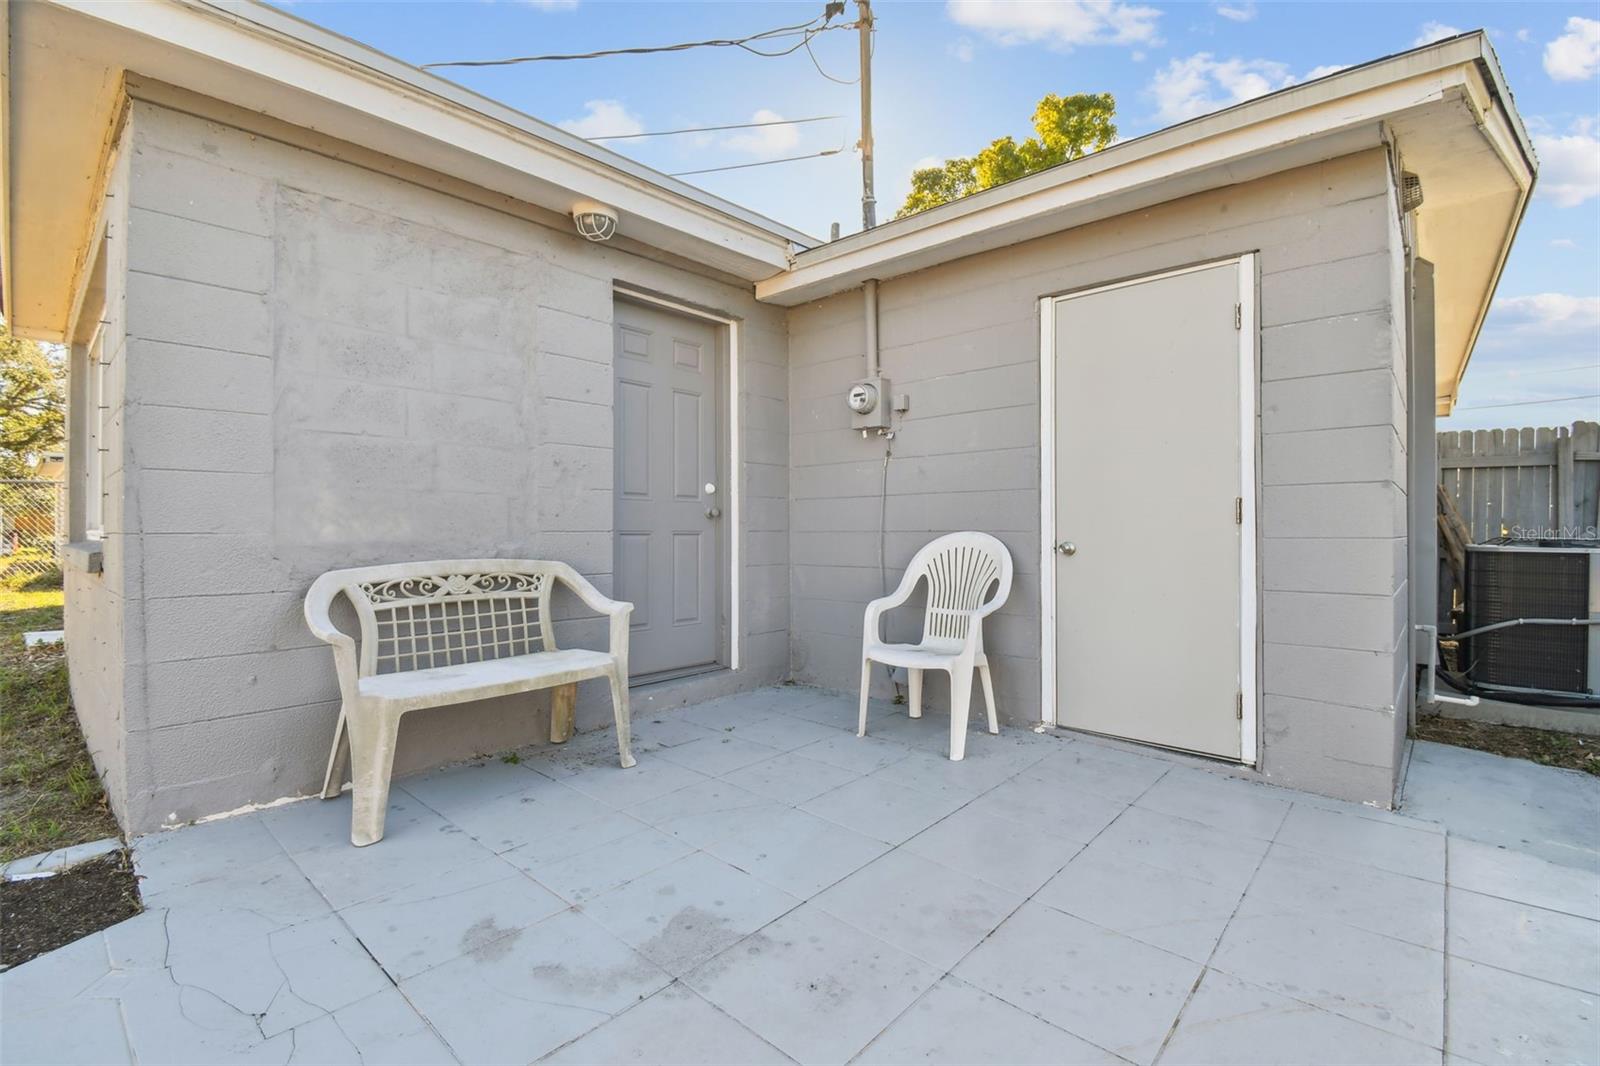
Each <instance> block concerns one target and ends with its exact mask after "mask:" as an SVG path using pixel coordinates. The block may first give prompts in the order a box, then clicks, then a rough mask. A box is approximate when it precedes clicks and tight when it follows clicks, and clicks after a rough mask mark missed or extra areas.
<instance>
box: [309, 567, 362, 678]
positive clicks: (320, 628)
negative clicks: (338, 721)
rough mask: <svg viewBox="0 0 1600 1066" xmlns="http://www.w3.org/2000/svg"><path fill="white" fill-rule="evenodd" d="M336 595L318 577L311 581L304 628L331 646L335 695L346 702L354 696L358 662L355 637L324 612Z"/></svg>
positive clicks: (327, 609) (358, 673) (326, 611)
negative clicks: (336, 684)
mask: <svg viewBox="0 0 1600 1066" xmlns="http://www.w3.org/2000/svg"><path fill="white" fill-rule="evenodd" d="M337 595H339V590H338V589H332V590H329V589H327V588H326V587H324V586H323V585H322V581H321V579H318V580H317V581H316V582H314V583H313V584H312V586H311V591H309V592H307V593H306V602H305V616H306V628H308V629H310V630H311V635H312V636H314V637H316V638H317V639H318V640H320V641H322V642H323V643H325V644H331V645H332V646H333V666H334V669H335V670H336V671H337V672H338V674H339V694H340V695H341V696H342V697H344V699H345V700H346V702H349V701H352V700H354V699H355V696H356V685H357V678H358V677H359V675H360V664H359V663H358V662H357V660H356V642H355V638H354V637H352V636H350V634H348V633H345V632H343V631H341V630H340V629H339V628H338V627H336V626H335V625H334V624H333V619H332V618H331V617H330V616H329V614H328V611H329V608H331V607H332V606H333V600H334V597H335V596H337Z"/></svg>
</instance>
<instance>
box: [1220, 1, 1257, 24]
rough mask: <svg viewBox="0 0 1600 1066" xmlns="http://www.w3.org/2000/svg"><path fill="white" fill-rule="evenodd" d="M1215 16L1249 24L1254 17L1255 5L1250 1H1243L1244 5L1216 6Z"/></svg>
mask: <svg viewBox="0 0 1600 1066" xmlns="http://www.w3.org/2000/svg"><path fill="white" fill-rule="evenodd" d="M1217 14H1219V15H1221V16H1222V17H1223V18H1225V19H1232V20H1233V21H1235V22H1249V21H1250V20H1251V19H1253V18H1255V17H1256V5H1255V4H1254V3H1253V2H1252V0H1245V2H1244V3H1232V4H1218V5H1217Z"/></svg>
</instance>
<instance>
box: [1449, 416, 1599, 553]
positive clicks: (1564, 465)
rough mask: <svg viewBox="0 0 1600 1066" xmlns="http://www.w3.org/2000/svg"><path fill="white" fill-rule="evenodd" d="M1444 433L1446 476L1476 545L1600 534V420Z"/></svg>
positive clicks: (1590, 537)
mask: <svg viewBox="0 0 1600 1066" xmlns="http://www.w3.org/2000/svg"><path fill="white" fill-rule="evenodd" d="M1438 436H1439V441H1438V446H1439V482H1440V484H1441V485H1443V487H1444V489H1445V491H1447V492H1448V493H1449V494H1450V497H1451V499H1453V500H1454V501H1455V505H1456V510H1457V511H1459V512H1460V513H1461V517H1462V519H1463V520H1464V521H1465V522H1466V523H1467V525H1468V527H1469V528H1470V529H1471V531H1472V541H1473V543H1475V544H1482V543H1484V542H1486V541H1491V540H1494V539H1495V538H1497V537H1517V538H1519V539H1524V538H1540V537H1545V538H1549V537H1554V538H1561V539H1578V538H1581V539H1592V538H1594V537H1596V536H1597V535H1600V423H1597V422H1574V423H1573V424H1572V428H1570V429H1566V428H1540V429H1531V428H1530V429H1476V430H1460V431H1457V432H1452V433H1440V434H1439V435H1438Z"/></svg>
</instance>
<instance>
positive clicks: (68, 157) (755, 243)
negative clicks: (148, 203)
mask: <svg viewBox="0 0 1600 1066" xmlns="http://www.w3.org/2000/svg"><path fill="white" fill-rule="evenodd" d="M0 19H3V20H4V29H5V35H6V44H7V47H6V54H7V64H6V67H5V68H4V70H3V73H4V75H5V77H4V82H3V85H4V88H5V93H4V100H3V101H0V102H3V103H4V105H5V110H4V114H3V116H0V121H3V124H4V138H3V139H4V149H3V155H0V159H3V160H4V162H5V164H6V171H5V176H6V179H7V183H6V188H5V197H4V200H5V208H4V213H3V214H0V225H4V227H5V229H4V232H3V234H0V237H3V240H4V247H3V249H0V251H3V256H4V263H3V267H4V274H5V310H6V313H7V315H8V317H9V318H10V319H11V321H12V322H13V324H14V325H15V326H16V328H18V330H19V332H24V333H26V334H29V335H34V336H41V337H47V338H55V337H59V336H60V335H61V333H62V331H63V330H64V329H65V328H66V322H65V317H66V315H67V312H68V307H69V304H70V290H71V288H72V286H73V284H74V281H75V279H76V277H77V275H78V273H79V272H80V270H81V268H82V264H83V262H84V259H85V243H86V241H87V238H88V233H89V228H90V226H91V225H92V224H93V217H94V213H95V200H96V199H97V196H98V186H99V182H100V180H101V177H102V173H103V169H104V163H105V160H106V144H107V138H108V135H109V132H110V131H111V129H112V127H113V123H114V121H115V119H116V113H115V112H116V107H117V104H118V102H119V99H120V96H119V93H120V89H121V85H122V79H123V75H124V72H129V73H133V74H138V75H143V76H145V77H147V78H150V79H154V80H157V81H160V82H164V83H167V84H170V85H174V86H178V87H180V88H184V89H189V90H192V91H194V92H197V93H200V94H203V95H206V96H211V97H214V98H216V99H219V100H222V101H225V102H227V103H230V104H234V105H238V106H240V107H244V108H247V109H249V110H252V111H256V112H258V113H261V114H264V115H267V116H270V117H272V118H276V119H279V120H281V121H283V122H286V123H289V124H291V125H295V126H299V127H303V128H307V129H311V130H314V131H316V132H318V133H322V134H325V135H328V136H331V137H335V138H338V139H340V140H345V141H349V142H351V143H353V144H358V145H361V146H362V147H366V148H370V149H373V150H375V151H378V152H382V153H384V154H385V155H389V156H393V157H394V158H398V159H403V160H406V161H408V162H411V163H415V164H417V165H420V166H424V167H428V168H431V169H434V170H437V171H440V172H442V173H445V174H449V175H450V176H452V177H456V178H460V179H463V180H467V181H470V182H472V183H474V184H476V185H479V186H481V187H483V188H486V189H489V190H491V191H494V192H498V193H502V194H505V195H508V196H512V197H515V198H517V199H519V200H523V201H525V202H528V203H531V204H535V205H537V206H539V207H542V208H546V209H548V210H552V211H555V212H558V213H561V214H565V213H567V211H568V210H569V208H570V207H571V205H572V203H573V202H574V201H576V200H579V199H585V198H587V199H595V200H600V201H602V202H604V203H607V204H610V205H612V206H614V207H615V208H617V210H618V211H619V213H620V214H621V217H622V223H621V227H620V230H621V232H622V233H623V234H624V235H626V236H628V237H630V238H632V239H635V240H638V241H640V242H642V243H645V244H649V245H652V246H654V247H657V248H660V249H662V250H664V251H667V252H670V253H673V254H676V255H680V256H682V257H684V258H686V259H688V260H690V261H693V262H697V263H701V264H704V265H706V266H709V267H712V268H715V269H718V270H722V271H725V272H727V273H729V274H732V275H734V276H736V277H740V278H743V279H745V280H747V281H755V280H758V279H760V278H763V277H767V276H769V275H771V274H773V273H776V272H777V271H780V270H783V269H784V268H786V267H787V266H788V263H789V260H790V255H791V252H792V251H793V249H794V248H796V247H806V246H809V245H811V244H813V243H815V241H814V240H813V239H812V238H810V237H808V236H806V235H805V234H803V233H800V232H799V231H797V230H792V229H789V228H787V227H784V226H781V225H779V224H778V223H776V222H773V221H771V220H769V219H766V218H764V217H763V216H761V215H758V214H756V213H755V212H752V211H748V210H746V209H744V208H740V207H738V206H736V205H734V204H732V203H729V202H727V201H725V200H721V199H720V198H718V197H715V196H712V195H710V194H708V193H705V192H702V191H701V190H699V189H696V188H694V187H693V186H690V185H688V184H686V183H684V182H681V181H677V180H675V179H673V178H670V177H667V176H666V175H663V174H659V173H657V172H655V171H652V170H650V169H649V168H647V167H644V166H642V165H640V164H638V163H636V162H634V161H632V160H629V159H627V158H625V157H623V156H620V155H617V154H616V153H614V152H610V151H608V150H606V149H604V148H599V147H596V146H595V145H593V144H590V143H588V142H586V141H584V140H582V139H581V138H578V137H575V136H573V135H571V134H569V133H567V132H566V131H564V130H561V129H559V128H557V127H554V126H550V125H548V124H546V123H544V122H540V121H539V120H537V119H534V118H531V117H529V116H527V115H524V114H521V113H520V112H517V111H514V110H513V109H511V108H508V107H505V106H503V105H500V104H496V103H494V102H493V101H491V100H488V99H486V98H484V97H481V96H478V95H477V94H475V93H472V92H470V91H469V90H466V89H463V88H461V87H460V86H457V85H454V84H452V83H450V82H448V81H445V80H444V79H442V78H438V77H435V76H433V75H430V74H427V73H425V72H423V71H420V70H417V69H416V68H414V67H411V66H409V65H407V64H405V63H402V62H400V61H398V60H395V59H392V58H390V57H388V56H385V55H383V54H382V53H379V52H376V51H374V50H372V49H369V48H366V47H364V46H362V45H359V44H357V43H355V42H353V41H350V40H348V39H346V38H344V37H340V36H339V35H337V34H333V33H329V32H328V31H326V30H322V29H320V28H318V27H316V26H312V25H311V24H309V23H306V22H303V21H301V20H299V19H296V18H294V17H292V16H290V15H287V14H284V13H283V12H281V11H278V10H276V9H274V8H270V7H267V6H265V5H263V4H258V3H253V2H241V0H218V2H207V0H140V2H137V3H94V2H89V0H29V2H26V3H18V4H11V5H7V11H6V13H5V15H4V16H0Z"/></svg>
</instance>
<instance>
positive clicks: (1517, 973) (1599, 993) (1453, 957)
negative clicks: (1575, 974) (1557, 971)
mask: <svg viewBox="0 0 1600 1066" xmlns="http://www.w3.org/2000/svg"><path fill="white" fill-rule="evenodd" d="M1440 954H1442V955H1444V957H1445V960H1446V962H1452V961H1453V962H1464V963H1467V964H1468V965H1471V966H1481V967H1483V968H1484V969H1485V970H1493V971H1495V972H1496V973H1506V974H1510V975H1511V976H1512V977H1520V978H1522V979H1523V980H1525V981H1537V982H1538V983H1539V984H1541V985H1548V986H1550V987H1551V988H1559V989H1562V990H1563V991H1566V992H1576V993H1578V994H1579V995H1580V996H1589V997H1592V998H1600V990H1596V989H1593V988H1583V987H1581V986H1579V985H1569V984H1567V983H1565V982H1563V981H1552V980H1550V978H1548V977H1538V976H1535V975H1534V974H1531V973H1523V972H1522V971H1521V970H1508V969H1506V968H1505V967H1504V966H1496V965H1495V964H1494V963H1492V962H1483V961H1480V960H1478V959H1474V958H1470V957H1468V956H1466V955H1457V954H1455V953H1454V952H1440Z"/></svg>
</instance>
